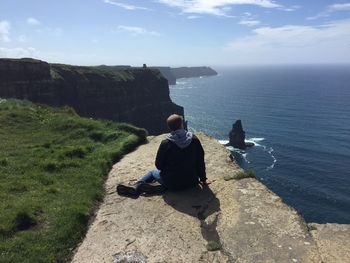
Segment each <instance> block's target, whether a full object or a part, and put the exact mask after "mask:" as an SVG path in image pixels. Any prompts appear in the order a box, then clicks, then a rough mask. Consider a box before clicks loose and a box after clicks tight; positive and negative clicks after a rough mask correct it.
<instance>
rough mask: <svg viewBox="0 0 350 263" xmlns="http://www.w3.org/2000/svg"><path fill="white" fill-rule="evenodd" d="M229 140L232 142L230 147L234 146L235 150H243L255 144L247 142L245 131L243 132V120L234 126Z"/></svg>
mask: <svg viewBox="0 0 350 263" xmlns="http://www.w3.org/2000/svg"><path fill="white" fill-rule="evenodd" d="M229 139H230V140H229V143H228V145H230V146H233V147H235V148H239V149H242V150H244V149H245V148H247V147H251V146H253V145H254V144H251V143H246V142H245V131H244V130H243V127H242V121H241V120H237V121H236V122H235V123H234V124H233V125H232V130H231V131H230V133H229Z"/></svg>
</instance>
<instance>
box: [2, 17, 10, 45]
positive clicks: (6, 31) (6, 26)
mask: <svg viewBox="0 0 350 263" xmlns="http://www.w3.org/2000/svg"><path fill="white" fill-rule="evenodd" d="M10 29H11V25H10V23H9V22H8V21H6V20H4V21H0V41H1V42H10V37H9V35H10Z"/></svg>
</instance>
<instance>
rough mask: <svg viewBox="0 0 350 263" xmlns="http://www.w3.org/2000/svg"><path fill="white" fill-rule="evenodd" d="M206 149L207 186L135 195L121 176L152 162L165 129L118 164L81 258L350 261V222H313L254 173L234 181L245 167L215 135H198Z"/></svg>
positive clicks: (138, 172)
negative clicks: (122, 192) (128, 194)
mask: <svg viewBox="0 0 350 263" xmlns="http://www.w3.org/2000/svg"><path fill="white" fill-rule="evenodd" d="M197 135H198V137H199V138H200V140H201V141H202V144H203V147H204V150H205V153H206V155H205V161H206V168H207V169H206V170H207V176H208V178H209V180H210V181H212V183H211V184H210V185H209V187H207V188H203V189H202V188H200V187H198V188H195V189H190V190H186V191H181V192H166V193H164V194H163V195H159V196H140V197H139V198H138V199H131V198H125V197H121V196H118V195H117V194H116V192H115V187H116V185H117V184H118V183H121V182H124V183H127V182H131V183H132V182H135V180H137V179H138V178H139V177H140V176H142V175H143V174H144V173H146V172H148V171H149V170H151V169H154V167H153V163H154V158H155V154H156V151H157V148H158V146H159V143H160V142H161V140H162V139H164V135H161V136H157V137H149V142H148V144H145V145H142V146H140V147H139V148H138V149H137V150H136V151H135V152H132V153H130V154H128V155H127V156H125V157H124V158H123V159H122V160H121V161H120V162H118V163H117V164H115V165H114V167H113V169H112V171H111V172H110V174H109V177H108V179H107V181H106V191H107V194H106V196H105V199H104V202H103V203H102V204H101V206H100V209H99V210H98V211H97V214H96V217H95V220H94V222H93V223H92V225H91V226H90V229H89V231H88V233H87V235H86V237H85V239H84V241H83V242H82V243H81V245H80V246H79V247H78V249H77V251H76V253H75V256H74V257H73V262H74V263H82V262H115V263H120V262H139V263H141V262H142V263H143V262H149V263H152V262H176V263H179V262H218V263H219V262H220V263H224V262H251V263H259V262H315V263H316V262H317V263H319V262H347V260H348V259H349V257H350V246H349V244H350V243H349V240H350V232H349V231H350V227H349V226H347V225H344V226H339V225H334V224H331V225H327V227H326V228H323V227H321V226H320V225H317V226H314V227H312V229H314V230H312V231H311V232H312V233H310V231H309V229H308V226H307V225H306V224H305V222H304V220H303V219H302V218H301V217H300V215H298V214H297V212H296V211H295V210H294V209H292V208H290V207H288V206H287V205H286V204H285V203H284V202H283V201H282V200H281V198H279V197H278V196H276V195H275V194H274V193H272V192H271V191H269V190H268V189H267V188H266V187H265V186H264V185H263V184H261V183H260V182H259V181H257V180H256V179H252V178H246V179H241V180H236V178H237V174H238V173H239V171H240V169H239V167H238V166H237V165H236V164H235V162H232V161H231V160H230V158H229V154H228V152H227V150H226V149H225V148H224V147H223V146H222V145H220V144H219V143H218V142H217V141H216V140H215V139H213V138H211V137H208V136H206V135H203V134H197Z"/></svg>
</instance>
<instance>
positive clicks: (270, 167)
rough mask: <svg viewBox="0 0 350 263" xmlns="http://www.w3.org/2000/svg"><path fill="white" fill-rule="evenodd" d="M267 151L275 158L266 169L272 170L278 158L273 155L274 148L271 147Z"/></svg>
mask: <svg viewBox="0 0 350 263" xmlns="http://www.w3.org/2000/svg"><path fill="white" fill-rule="evenodd" d="M267 152H268V153H269V154H270V156H271V158H272V160H273V162H272V164H271V165H270V166H269V167H267V168H266V170H267V171H269V170H271V169H273V168H274V167H275V164H276V163H277V159H276V157H275V156H274V155H273V152H274V149H273V148H272V147H270V149H269V150H267Z"/></svg>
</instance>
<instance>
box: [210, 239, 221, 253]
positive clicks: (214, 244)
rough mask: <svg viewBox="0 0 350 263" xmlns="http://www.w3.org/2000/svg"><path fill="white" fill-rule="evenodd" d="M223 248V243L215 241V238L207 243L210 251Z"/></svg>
mask: <svg viewBox="0 0 350 263" xmlns="http://www.w3.org/2000/svg"><path fill="white" fill-rule="evenodd" d="M220 249H221V244H220V243H219V242H217V241H214V240H210V241H209V242H208V243H207V250H208V251H217V250H220Z"/></svg>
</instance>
